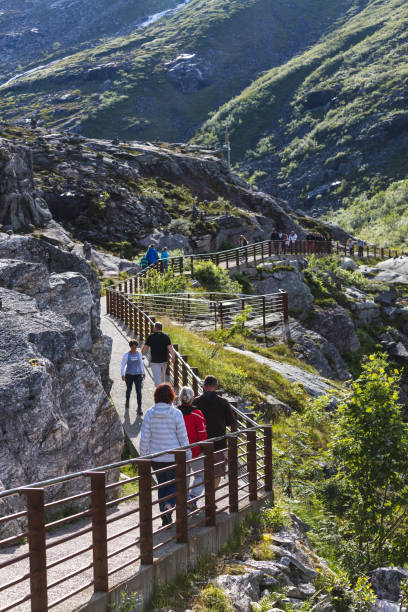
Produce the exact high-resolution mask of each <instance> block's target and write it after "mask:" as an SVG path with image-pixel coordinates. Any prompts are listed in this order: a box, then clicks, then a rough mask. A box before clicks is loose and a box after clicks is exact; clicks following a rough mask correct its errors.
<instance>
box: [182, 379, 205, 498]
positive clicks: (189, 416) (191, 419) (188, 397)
mask: <svg viewBox="0 0 408 612" xmlns="http://www.w3.org/2000/svg"><path fill="white" fill-rule="evenodd" d="M179 400H180V405H179V406H178V408H179V410H181V412H182V413H183V417H184V423H185V426H186V429H187V435H188V439H189V442H190V444H194V443H195V442H203V441H204V440H206V439H207V427H206V424H205V418H204V415H203V413H202V412H201V410H198V408H195V407H194V406H193V405H192V403H193V400H194V391H193V390H192V389H191V388H190V387H183V388H182V389H181V391H180V395H179ZM191 454H192V458H193V461H192V463H189V464H188V468H189V471H191V472H197V471H199V472H200V473H199V474H195V475H194V478H193V486H192V488H191V489H190V490H189V497H190V499H191V500H193V501H191V502H190V508H191V509H192V510H196V509H197V502H196V500H195V499H194V498H196V497H198V496H199V495H201V494H202V492H203V491H204V457H203V452H202V450H201V448H200V446H194V447H193V448H192V449H191ZM188 481H189V478H188V479H187V486H189V485H188Z"/></svg>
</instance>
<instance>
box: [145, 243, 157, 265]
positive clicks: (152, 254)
mask: <svg viewBox="0 0 408 612" xmlns="http://www.w3.org/2000/svg"><path fill="white" fill-rule="evenodd" d="M146 259H147V261H148V264H149V266H151V265H152V264H154V263H156V261H157V260H158V259H159V254H158V252H157V251H156V249H155V248H154V246H153V244H151V245H150V246H149V248H148V249H147V253H146Z"/></svg>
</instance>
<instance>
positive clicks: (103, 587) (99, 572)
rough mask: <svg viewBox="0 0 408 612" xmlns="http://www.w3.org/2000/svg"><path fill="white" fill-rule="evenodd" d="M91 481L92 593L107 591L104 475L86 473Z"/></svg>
mask: <svg viewBox="0 0 408 612" xmlns="http://www.w3.org/2000/svg"><path fill="white" fill-rule="evenodd" d="M85 476H89V477H90V479H91V510H92V514H91V516H92V554H93V575H94V591H95V593H96V592H98V591H102V592H107V591H109V583H108V582H109V581H108V541H107V537H108V533H107V525H106V490H105V484H106V474H105V472H86V473H85Z"/></svg>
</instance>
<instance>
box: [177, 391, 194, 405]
mask: <svg viewBox="0 0 408 612" xmlns="http://www.w3.org/2000/svg"><path fill="white" fill-rule="evenodd" d="M179 399H180V402H181V403H182V404H191V402H192V401H193V399H194V391H193V390H192V388H191V387H182V389H181V391H180V395H179Z"/></svg>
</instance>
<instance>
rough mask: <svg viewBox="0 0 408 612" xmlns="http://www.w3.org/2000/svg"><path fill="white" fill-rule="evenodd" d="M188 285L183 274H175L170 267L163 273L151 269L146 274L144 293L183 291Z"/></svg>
mask: <svg viewBox="0 0 408 612" xmlns="http://www.w3.org/2000/svg"><path fill="white" fill-rule="evenodd" d="M188 286H189V282H188V280H187V277H186V276H185V275H184V274H179V275H175V274H174V272H173V270H172V269H171V268H169V269H168V270H167V272H165V273H164V274H161V273H160V272H159V271H158V270H155V269H152V270H149V271H148V272H147V274H146V277H145V285H144V293H184V292H185V291H186V289H187V287H188Z"/></svg>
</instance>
